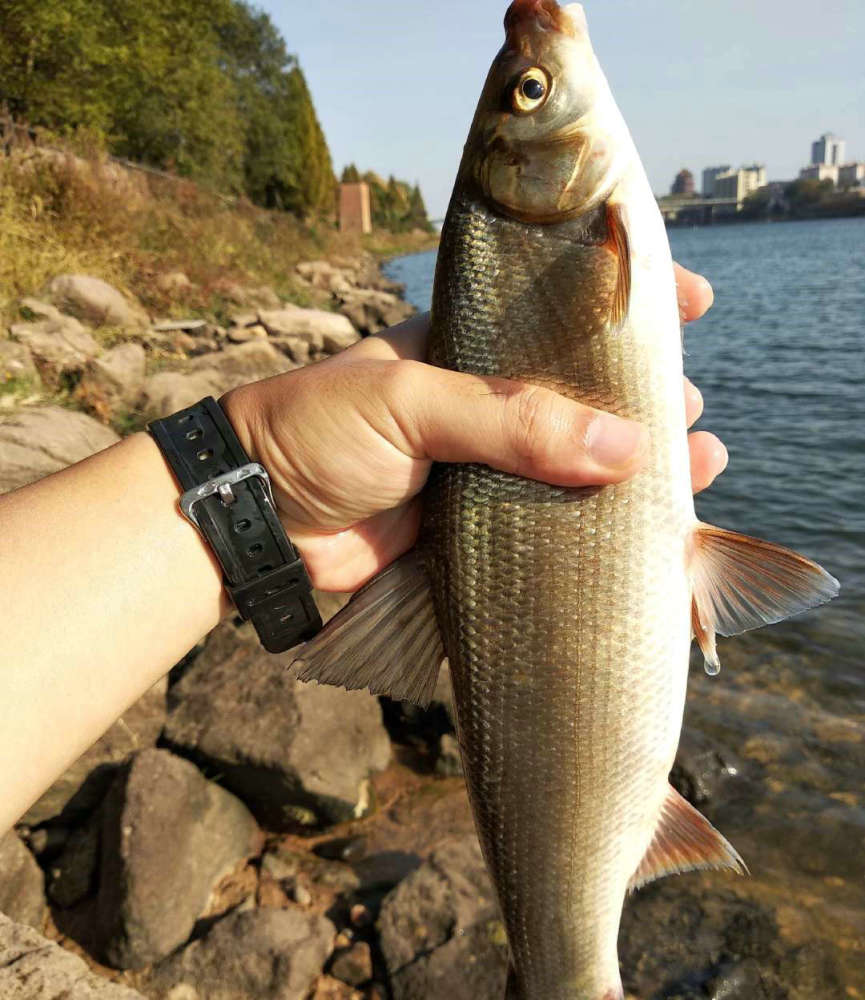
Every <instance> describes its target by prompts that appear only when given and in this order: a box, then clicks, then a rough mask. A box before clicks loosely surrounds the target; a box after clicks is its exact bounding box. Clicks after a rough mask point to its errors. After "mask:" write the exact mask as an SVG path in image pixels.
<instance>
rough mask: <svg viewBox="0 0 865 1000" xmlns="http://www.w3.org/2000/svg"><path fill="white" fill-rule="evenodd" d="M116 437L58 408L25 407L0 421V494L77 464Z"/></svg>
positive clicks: (95, 423)
mask: <svg viewBox="0 0 865 1000" xmlns="http://www.w3.org/2000/svg"><path fill="white" fill-rule="evenodd" d="M118 440H119V438H118V437H117V435H116V434H115V433H114V431H112V430H109V429H108V428H107V427H103V425H102V424H100V423H99V422H98V421H97V420H94V419H93V417H88V416H86V415H85V414H83V413H75V412H74V411H73V410H66V409H63V408H62V407H60V406H40V407H29V408H27V409H24V410H20V411H19V412H18V413H14V414H12V415H11V416H8V417H3V418H2V419H0V493H5V492H7V491H8V490H14V489H17V488H18V487H19V486H26V485H27V483H32V482H35V481H36V480H37V479H41V478H42V477H43V476H47V475H49V474H50V473H52V472H57V471H58V470H60V469H65V468H66V466H67V465H72V463H73V462H80V461H81V459H83V458H87V457H89V456H90V455H92V454H93V453H94V452H97V451H101V450H102V449H103V448H107V447H109V445H112V444H115V443H116V442H117V441H118Z"/></svg>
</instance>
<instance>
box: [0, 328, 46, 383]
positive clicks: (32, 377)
mask: <svg viewBox="0 0 865 1000" xmlns="http://www.w3.org/2000/svg"><path fill="white" fill-rule="evenodd" d="M38 382H39V373H38V372H37V371H36V365H35V364H34V363H33V355H32V354H31V353H30V350H29V349H28V348H27V347H26V346H25V345H24V344H19V343H17V342H16V341H14V340H0V392H2V391H3V390H4V389H15V388H30V387H34V388H35V386H36V385H37V384H38Z"/></svg>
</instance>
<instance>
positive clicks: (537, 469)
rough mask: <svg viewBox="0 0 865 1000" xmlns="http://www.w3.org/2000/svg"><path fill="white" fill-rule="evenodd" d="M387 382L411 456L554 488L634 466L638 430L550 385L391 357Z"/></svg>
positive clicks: (639, 455) (642, 444)
mask: <svg viewBox="0 0 865 1000" xmlns="http://www.w3.org/2000/svg"><path fill="white" fill-rule="evenodd" d="M395 364H396V366H397V367H398V368H399V369H400V374H399V377H398V378H396V379H393V380H391V381H390V385H391V388H392V390H393V392H394V393H395V394H396V398H392V399H390V400H389V401H388V402H389V405H390V409H391V413H392V414H394V415H395V416H396V415H399V416H398V418H397V419H398V422H399V426H400V430H401V432H402V434H403V435H404V436H405V439H406V443H407V444H408V447H409V449H410V452H411V453H412V455H413V456H414V457H416V458H427V459H432V460H433V461H437V462H479V463H482V464H484V465H490V466H492V467H493V468H496V469H500V470H501V471H503V472H510V473H514V474H515V475H519V476H525V477H526V478H529V479H538V480H541V481H542V482H546V483H551V484H553V485H556V486H588V485H602V484H604V483H616V482H621V481H622V480H624V479H628V478H630V477H631V476H632V475H634V473H635V472H637V471H638V469H639V468H640V465H641V464H642V460H643V457H644V454H645V450H646V447H647V445H648V433H647V431H646V429H645V428H644V427H642V426H641V425H640V424H638V423H634V422H633V421H631V420H625V419H623V418H621V417H616V416H614V415H613V414H611V413H605V412H604V411H603V410H597V409H594V408H593V407H590V406H585V405H583V404H581V403H577V402H575V401H574V400H571V399H568V398H566V397H565V396H561V395H559V394H558V393H556V392H553V391H551V390H549V389H543V388H540V387H538V386H532V385H526V384H525V383H521V382H513V381H510V380H507V379H501V378H489V377H482V376H477V375H467V374H463V373H460V372H452V371H447V370H445V369H442V368H435V367H433V366H431V365H425V364H420V363H417V362H405V361H403V362H396V363H395Z"/></svg>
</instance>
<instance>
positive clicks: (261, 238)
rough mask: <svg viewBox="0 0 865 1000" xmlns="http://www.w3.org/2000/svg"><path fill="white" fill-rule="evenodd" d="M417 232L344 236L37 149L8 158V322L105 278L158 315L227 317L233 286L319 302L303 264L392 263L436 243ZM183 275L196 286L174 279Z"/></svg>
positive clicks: (1, 265) (0, 274) (0, 196)
mask: <svg viewBox="0 0 865 1000" xmlns="http://www.w3.org/2000/svg"><path fill="white" fill-rule="evenodd" d="M436 244H437V236H436V235H434V234H430V233H427V232H424V231H422V230H415V231H412V232H408V233H389V232H386V231H377V232H375V233H373V234H371V235H370V236H364V237H360V236H354V235H344V234H340V233H339V232H338V231H337V230H336V228H335V226H334V225H333V223H332V222H330V221H327V220H317V219H309V220H307V221H300V220H298V219H296V218H295V217H294V216H292V215H289V214H287V213H284V212H269V211H265V210H263V209H260V208H256V207H255V206H253V205H252V204H251V203H249V202H248V201H245V200H243V199H231V198H226V197H224V196H223V195H220V194H218V193H216V192H214V191H211V190H209V189H207V188H205V187H201V186H199V185H196V184H193V183H192V182H189V181H185V180H183V179H180V178H174V177H168V176H165V175H159V174H154V173H150V172H143V171H140V170H132V169H127V168H125V167H122V166H120V165H118V164H117V163H115V162H112V161H110V160H107V159H106V158H104V157H101V156H98V155H93V156H89V157H83V156H79V155H77V154H75V153H73V152H72V151H69V152H68V153H59V152H56V151H54V150H50V149H40V148H38V147H33V148H28V149H23V150H18V151H15V152H13V153H12V154H11V155H9V156H5V157H0V320H6V321H10V320H14V319H15V318H17V317H16V316H15V314H14V304H15V302H16V301H17V300H20V299H21V298H23V297H26V296H30V295H37V294H39V292H40V291H41V290H42V289H43V288H44V287H45V285H46V284H47V282H48V281H50V280H51V278H53V277H54V276H56V275H57V274H62V273H75V274H88V275H93V276H96V277H99V278H101V279H103V280H105V281H108V282H109V283H111V284H112V285H115V286H116V287H118V288H119V289H120V290H121V291H122V292H124V293H128V294H130V295H132V296H133V297H135V298H136V299H137V300H139V301H140V302H141V303H142V305H143V306H144V307H145V308H146V309H147V310H149V311H150V312H151V313H153V314H157V315H159V316H166V315H169V316H170V315H172V314H173V313H174V312H178V314H182V315H184V316H187V315H192V316H196V317H201V318H205V317H212V316H215V317H217V318H220V317H221V316H222V315H223V313H224V309H225V307H226V305H230V304H231V303H230V300H229V299H228V298H227V297H226V295H225V293H224V288H225V286H226V284H237V285H241V286H262V285H266V286H269V287H270V288H272V289H273V291H274V294H275V295H276V296H277V297H278V298H279V299H280V301H284V302H291V303H294V304H296V305H307V304H312V300H310V298H309V295H308V289H307V288H305V287H304V285H303V283H302V282H298V280H297V272H296V270H295V268H296V265H297V264H298V263H299V262H301V261H304V260H313V259H322V258H330V257H342V258H356V257H358V256H362V255H371V256H372V257H374V258H376V259H383V258H385V257H388V256H393V255H396V254H400V253H412V252H415V251H419V250H423V249H425V248H428V247H431V246H435V245H436ZM178 272H181V273H183V274H184V275H186V276H187V278H188V279H189V284H188V285H181V284H178V283H177V282H172V281H170V280H168V278H167V276H169V275H171V274H175V273H178Z"/></svg>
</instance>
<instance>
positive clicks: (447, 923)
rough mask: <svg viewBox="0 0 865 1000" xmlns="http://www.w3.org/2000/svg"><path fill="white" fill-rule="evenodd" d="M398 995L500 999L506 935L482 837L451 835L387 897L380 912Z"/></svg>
mask: <svg viewBox="0 0 865 1000" xmlns="http://www.w3.org/2000/svg"><path fill="white" fill-rule="evenodd" d="M377 927H378V932H379V939H380V943H381V950H382V955H383V957H384V960H385V964H386V966H387V969H388V973H389V976H390V984H391V991H392V994H393V997H394V1000H429V998H432V997H448V998H449V1000H501V998H502V996H503V995H504V988H505V978H506V975H507V938H506V935H505V931H504V926H503V925H502V923H501V920H500V919H499V914H498V909H497V907H496V903H495V899H494V895H493V889H492V885H491V883H490V880H489V876H488V875H487V872H486V868H485V867H484V863H483V858H482V857H481V852H480V847H479V845H478V842H477V838H475V837H469V838H465V839H462V840H453V841H450V842H449V843H447V844H445V845H443V846H442V847H440V848H439V849H438V850H436V851H435V852H434V853H433V854H432V855H431V857H430V859H429V861H427V862H426V863H425V864H424V865H422V866H421V867H420V868H418V869H417V871H415V872H413V873H412V874H411V875H409V876H408V878H406V879H405V880H404V881H403V882H401V883H400V884H399V885H398V886H397V887H396V888H395V889H394V890H393V891H392V892H391V893H390V894H389V895H388V896H387V897H386V898H385V900H384V903H383V904H382V908H381V913H380V915H379V919H378V924H377Z"/></svg>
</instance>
